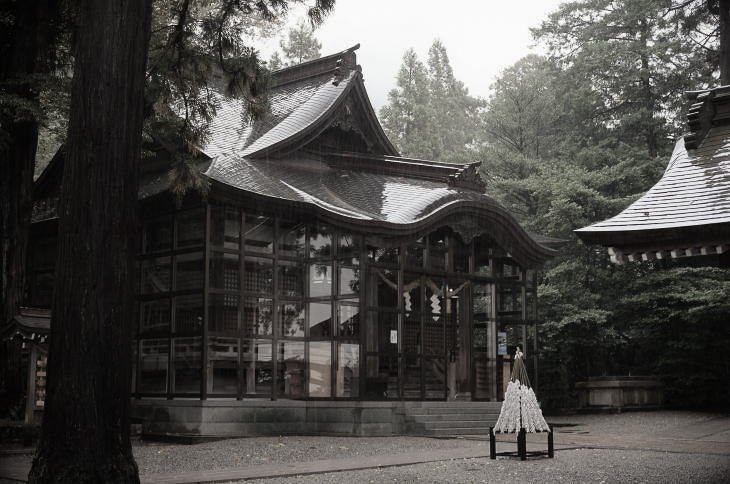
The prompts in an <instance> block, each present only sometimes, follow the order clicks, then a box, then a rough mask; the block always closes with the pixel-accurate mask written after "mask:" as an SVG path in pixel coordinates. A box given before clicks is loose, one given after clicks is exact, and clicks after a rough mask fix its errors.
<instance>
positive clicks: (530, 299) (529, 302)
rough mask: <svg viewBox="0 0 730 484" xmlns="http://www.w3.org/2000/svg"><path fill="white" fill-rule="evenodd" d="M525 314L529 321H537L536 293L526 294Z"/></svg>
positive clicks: (529, 292)
mask: <svg viewBox="0 0 730 484" xmlns="http://www.w3.org/2000/svg"><path fill="white" fill-rule="evenodd" d="M525 312H526V317H527V319H537V297H536V296H535V292H534V291H527V292H526V293H525Z"/></svg>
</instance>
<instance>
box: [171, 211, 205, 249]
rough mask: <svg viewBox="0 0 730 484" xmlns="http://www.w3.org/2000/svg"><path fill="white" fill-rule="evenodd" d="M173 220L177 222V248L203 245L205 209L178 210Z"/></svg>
mask: <svg viewBox="0 0 730 484" xmlns="http://www.w3.org/2000/svg"><path fill="white" fill-rule="evenodd" d="M175 220H176V222H177V244H175V246H176V247H177V248H178V249H182V248H183V247H200V246H202V245H203V238H204V236H205V211H204V210H203V209H195V210H186V211H184V212H178V213H177V215H176V218H175Z"/></svg>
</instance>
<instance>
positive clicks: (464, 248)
mask: <svg viewBox="0 0 730 484" xmlns="http://www.w3.org/2000/svg"><path fill="white" fill-rule="evenodd" d="M449 241H450V243H451V247H452V250H453V253H454V269H453V270H454V272H469V256H470V255H471V246H470V245H468V244H465V243H464V242H462V240H461V237H459V236H458V235H456V234H453V235H452V236H451V238H450V239H449Z"/></svg>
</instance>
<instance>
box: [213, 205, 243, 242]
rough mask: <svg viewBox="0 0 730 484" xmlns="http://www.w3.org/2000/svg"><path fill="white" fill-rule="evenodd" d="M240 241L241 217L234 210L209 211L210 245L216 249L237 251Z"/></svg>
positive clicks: (228, 208) (217, 208) (214, 209)
mask: <svg viewBox="0 0 730 484" xmlns="http://www.w3.org/2000/svg"><path fill="white" fill-rule="evenodd" d="M240 239H241V216H240V214H239V212H238V210H236V209H235V208H230V207H216V206H213V207H211V209H210V244H211V246H213V247H216V248H225V249H232V250H238V242H239V240H240Z"/></svg>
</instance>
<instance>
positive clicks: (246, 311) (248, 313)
mask: <svg viewBox="0 0 730 484" xmlns="http://www.w3.org/2000/svg"><path fill="white" fill-rule="evenodd" d="M273 314H274V313H273V302H272V300H271V299H268V298H255V297H245V298H243V327H244V332H245V334H247V335H256V336H271V335H272V334H274V319H273Z"/></svg>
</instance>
